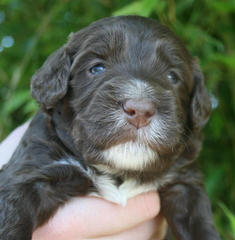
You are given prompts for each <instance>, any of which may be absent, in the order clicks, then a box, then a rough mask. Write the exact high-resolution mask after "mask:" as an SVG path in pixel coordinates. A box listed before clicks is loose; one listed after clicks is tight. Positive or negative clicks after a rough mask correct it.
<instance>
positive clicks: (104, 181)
mask: <svg viewBox="0 0 235 240" xmlns="http://www.w3.org/2000/svg"><path fill="white" fill-rule="evenodd" d="M95 186H96V187H97V189H98V192H99V194H97V193H91V194H89V195H90V196H101V197H103V198H104V199H106V200H108V201H111V202H114V203H117V204H120V205H122V206H125V205H126V203H127V200H128V199H129V198H132V197H134V196H137V195H139V194H141V193H144V192H149V191H157V187H158V186H157V184H156V183H151V184H142V185H139V184H137V182H136V181H135V180H133V179H129V180H126V181H125V182H124V183H123V184H121V185H120V186H119V187H118V186H116V185H115V182H114V180H113V179H112V178H110V177H109V176H108V175H101V176H96V182H95Z"/></svg>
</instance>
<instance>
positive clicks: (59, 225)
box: [33, 193, 160, 240]
mask: <svg viewBox="0 0 235 240" xmlns="http://www.w3.org/2000/svg"><path fill="white" fill-rule="evenodd" d="M159 209H160V200H159V196H158V195H157V194H156V193H145V194H141V195H139V196H137V197H134V198H132V199H130V200H128V202H127V205H126V207H122V206H119V205H117V204H113V203H111V202H107V201H104V200H103V199H99V198H93V197H81V198H75V199H73V200H72V201H70V202H69V203H68V204H66V205H65V206H64V207H62V208H60V209H59V210H58V212H57V213H56V215H55V216H54V217H53V218H52V219H51V220H50V221H49V222H48V224H46V225H45V226H43V227H41V228H40V229H37V231H35V233H34V236H35V238H33V240H39V239H44V240H47V239H46V238H45V235H46V236H48V239H57V240H65V239H66V240H68V239H70V238H71V239H76V237H77V238H79V237H81V238H89V237H90V238H91V237H97V236H104V235H112V234H115V233H119V232H123V231H124V230H127V229H130V228H132V227H134V226H136V225H138V224H140V223H142V222H144V221H146V220H148V219H151V218H154V217H155V216H156V215H157V214H158V213H159ZM40 236H42V238H40ZM43 236H44V237H43ZM50 236H51V238H50ZM63 236H67V238H66V237H65V238H63ZM36 237H37V238H36Z"/></svg>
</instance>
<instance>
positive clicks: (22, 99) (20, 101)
mask: <svg viewBox="0 0 235 240" xmlns="http://www.w3.org/2000/svg"><path fill="white" fill-rule="evenodd" d="M29 99H31V96H30V93H29V91H28V90H21V91H18V92H16V93H15V94H14V95H12V97H11V98H10V99H8V101H7V104H5V105H4V107H3V114H4V115H8V114H11V113H12V112H14V111H15V110H17V109H18V108H19V107H21V106H22V105H24V104H25V103H26V102H27V101H28V100H29Z"/></svg>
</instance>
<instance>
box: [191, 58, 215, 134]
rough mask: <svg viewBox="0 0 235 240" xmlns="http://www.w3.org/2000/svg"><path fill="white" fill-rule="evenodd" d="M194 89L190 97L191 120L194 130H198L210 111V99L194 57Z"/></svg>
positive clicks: (205, 121)
mask: <svg viewBox="0 0 235 240" xmlns="http://www.w3.org/2000/svg"><path fill="white" fill-rule="evenodd" d="M193 80H194V89H193V93H192V97H191V109H190V111H191V113H190V116H191V121H192V129H193V131H194V132H199V131H200V130H201V129H202V128H203V127H204V126H205V124H206V123H207V121H208V119H209V116H210V113H211V101H210V97H209V94H208V92H207V90H206V87H205V84H204V77H203V74H202V72H201V70H200V67H199V65H198V63H197V61H196V59H195V61H194V62H193Z"/></svg>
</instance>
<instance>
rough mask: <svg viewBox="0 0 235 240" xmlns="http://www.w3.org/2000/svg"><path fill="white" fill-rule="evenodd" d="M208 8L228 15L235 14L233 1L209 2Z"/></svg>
mask: <svg viewBox="0 0 235 240" xmlns="http://www.w3.org/2000/svg"><path fill="white" fill-rule="evenodd" d="M209 3H210V6H211V7H212V8H213V9H214V10H215V11H217V12H222V13H230V12H235V1H234V0H230V1H221V0H220V1H218V0H216V1H214V0H213V1H209Z"/></svg>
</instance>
